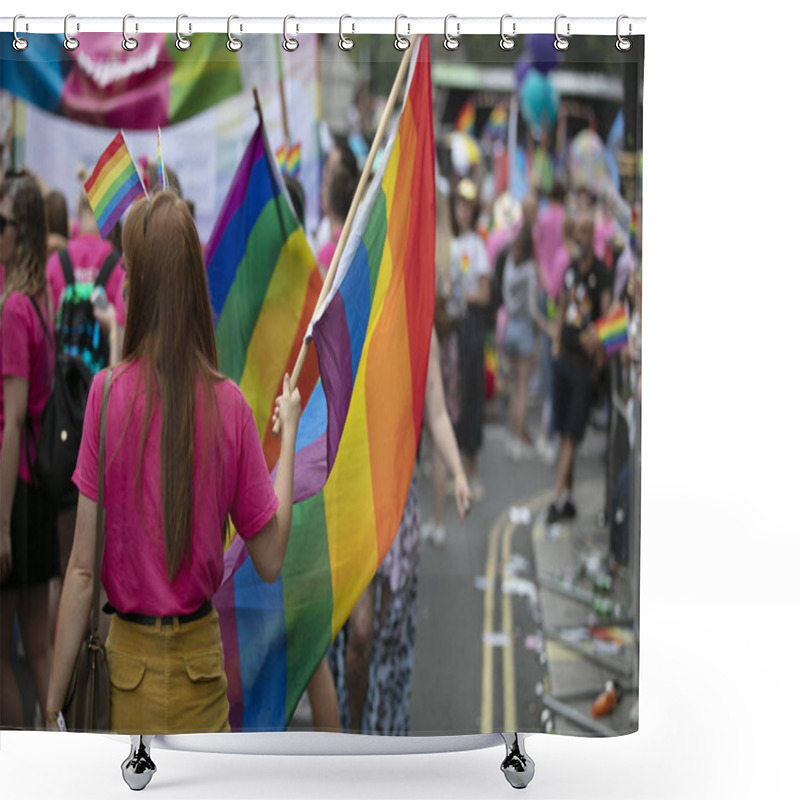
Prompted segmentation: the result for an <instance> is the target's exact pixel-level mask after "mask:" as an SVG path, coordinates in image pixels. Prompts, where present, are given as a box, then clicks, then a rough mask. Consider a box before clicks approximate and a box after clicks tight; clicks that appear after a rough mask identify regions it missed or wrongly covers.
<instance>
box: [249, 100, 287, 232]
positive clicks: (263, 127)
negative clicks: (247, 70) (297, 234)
mask: <svg viewBox="0 0 800 800" xmlns="http://www.w3.org/2000/svg"><path fill="white" fill-rule="evenodd" d="M253 99H254V100H255V104H256V112H257V113H258V124H259V126H260V127H261V138H262V140H263V142H264V151H265V153H266V154H267V158H269V153H270V152H271V150H270V146H269V138H268V137H267V126H266V125H265V124H264V114H263V113H262V111H261V100H260V99H259V96H258V89H257V88H256V87H255V86H254V87H253ZM268 174H269V175H270V177H271V179H272V191H273V193H274V194H275V197H277V196H278V187H277V185H276V181H275V177H274V175H273V174H272V170H268ZM277 207H278V223H279V225H280V226H281V235H282V236H283V240H284V241H286V239H287V233H286V220H284V218H283V211H282V210H281V204H280V203H277Z"/></svg>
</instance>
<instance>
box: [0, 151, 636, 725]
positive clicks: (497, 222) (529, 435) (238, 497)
mask: <svg viewBox="0 0 800 800" xmlns="http://www.w3.org/2000/svg"><path fill="white" fill-rule="evenodd" d="M362 155H363V154H362ZM360 166H361V165H360V163H359V158H357V157H356V155H355V154H354V153H353V151H352V149H351V148H350V146H349V144H348V142H347V140H346V139H345V138H340V137H336V138H334V139H333V141H332V146H331V148H330V150H329V152H328V153H327V157H326V160H325V166H324V170H323V180H322V197H321V208H322V212H323V221H322V224H321V225H320V226H319V228H318V229H317V230H316V231H314V232H308V237H309V241H311V243H312V246H313V248H314V250H315V252H316V254H317V258H318V263H319V267H320V270H321V271H322V272H323V273H324V272H325V271H327V269H328V268H329V267H330V266H331V262H332V260H333V257H334V253H335V251H336V246H337V243H338V241H339V238H340V236H341V233H342V228H343V227H344V224H345V220H346V218H347V215H348V212H349V209H350V207H351V205H352V202H353V196H354V193H355V189H356V185H357V183H358V179H359V174H360ZM551 166H552V165H551ZM150 171H151V174H150V177H149V183H150V185H151V186H152V187H155V185H156V178H155V165H151V167H150ZM484 179H485V173H484V170H483V169H482V168H480V169H472V170H467V171H466V172H461V173H459V172H458V171H451V172H450V173H449V174H440V175H439V176H438V181H437V203H436V229H437V237H436V243H437V251H436V293H437V296H436V305H435V317H434V330H433V334H432V337H431V344H430V355H429V366H428V376H427V386H426V397H425V430H426V431H427V432H428V435H429V437H430V441H431V444H432V449H431V461H432V483H433V486H432V488H433V508H432V509H431V515H430V518H429V519H427V520H426V521H424V522H423V511H422V509H421V508H420V501H419V482H420V480H421V479H422V477H421V470H420V469H419V466H417V467H416V468H415V470H414V475H413V477H412V481H411V486H410V488H409V491H408V496H407V500H406V506H405V509H404V512H403V518H402V522H401V524H400V528H399V530H398V532H397V535H396V537H395V539H394V543H393V545H392V547H391V549H390V550H389V553H388V555H387V557H386V558H385V559H384V561H383V562H382V563H381V564H380V566H379V568H378V571H377V574H376V575H375V577H374V579H373V580H372V582H371V583H370V585H369V586H368V587H367V590H366V591H365V592H364V594H363V596H362V597H361V598H360V600H359V601H358V602H357V604H356V606H355V608H354V609H353V611H352V613H351V615H350V618H349V619H348V621H347V622H346V623H345V625H344V627H343V629H342V630H341V632H340V633H339V635H338V636H337V637H336V639H335V641H334V642H333V644H332V646H331V648H330V651H329V653H328V655H327V658H325V659H323V661H322V663H321V664H320V666H319V668H318V669H317V672H316V673H315V675H314V677H313V678H312V680H311V684H310V685H309V698H310V701H311V706H312V712H313V718H314V724H315V726H316V727H317V728H318V729H320V730H347V731H360V732H365V733H384V734H386V733H388V734H407V733H409V732H410V729H411V723H410V692H411V686H412V676H413V661H414V642H415V632H416V596H417V582H418V575H419V561H420V548H421V542H423V541H426V540H427V541H430V542H431V543H432V544H433V545H435V546H438V547H442V546H444V544H445V542H446V540H447V535H446V531H445V526H444V517H445V507H446V503H447V494H448V474H449V476H450V477H451V478H452V483H451V491H452V493H453V494H454V497H455V502H456V507H457V511H458V516H459V518H460V519H461V521H462V522H463V521H464V519H465V517H466V515H467V514H468V512H469V509H470V506H471V504H472V503H479V502H482V501H484V499H485V497H486V487H485V484H484V481H483V479H482V475H481V472H480V468H479V456H480V453H481V449H482V447H483V441H484V437H483V432H484V425H485V420H484V417H485V403H486V393H487V392H486V365H485V344H486V341H487V336H489V337H492V336H494V338H495V341H496V343H497V346H498V350H499V352H500V354H501V365H502V367H501V371H502V373H503V376H504V378H505V381H506V386H507V396H508V406H507V409H508V410H507V413H508V425H507V440H506V448H505V450H506V453H507V456H508V457H509V458H510V459H512V460H513V461H515V462H523V461H527V460H531V459H535V458H540V459H541V460H542V461H543V462H544V463H546V464H548V465H551V466H553V465H555V466H556V475H555V484H554V487H553V497H552V502H551V503H550V505H549V507H548V509H547V512H546V520H547V522H548V523H553V522H557V521H560V520H565V519H570V518H573V517H575V516H576V514H577V508H576V502H575V497H574V495H573V486H574V477H575V464H576V453H577V451H578V448H579V447H580V444H581V442H582V440H583V438H584V435H585V432H586V428H587V425H588V424H589V420H590V416H591V413H592V409H593V408H594V407H597V406H600V407H602V406H603V405H604V404H605V405H606V406H608V401H609V394H608V379H607V372H608V364H609V357H608V355H607V354H606V352H605V349H604V347H603V344H602V342H601V340H600V338H599V337H598V334H597V331H596V329H595V323H596V322H597V321H598V320H599V319H600V318H601V317H604V316H605V315H607V314H608V313H609V312H610V311H611V310H613V309H614V308H617V307H619V306H620V305H621V304H624V305H625V306H626V307H627V308H628V311H629V318H630V319H631V320H632V325H631V326H630V329H629V335H630V337H631V338H632V339H634V338H635V337H637V336H638V337H639V339H638V341H640V334H641V276H640V270H639V264H640V258H641V209H640V208H638V207H637V208H634V213H635V215H636V220H637V225H636V234H637V236H636V237H635V239H634V240H633V241H631V240H630V239H629V237H628V236H627V231H624V232H623V231H620V230H619V227H618V225H617V224H616V223H615V221H614V219H613V218H612V215H611V213H610V210H609V209H610V206H609V203H608V202H607V197H605V196H603V195H602V194H600V195H598V194H597V193H595V192H593V191H592V190H591V189H590V188H589V187H586V186H585V185H580V184H575V183H572V182H570V176H569V174H563V175H559V174H555V175H549V178H548V180H547V181H546V182H545V184H546V185H543V183H542V181H541V180H533V179H532V180H531V184H530V185H531V189H530V191H529V193H528V194H527V195H526V196H525V197H524V198H522V199H514V198H512V197H511V196H510V195H509V194H508V193H507V192H505V193H503V194H502V195H501V196H498V197H494V196H492V193H491V191H487V184H486V183H485V180H484ZM286 184H287V189H288V191H289V194H290V197H291V200H292V203H293V205H294V207H295V210H296V211H297V213H298V218H299V219H300V220H301V223H302V222H303V217H304V211H303V209H304V206H305V198H304V197H303V194H302V188H301V186H300V184H299V183H298V182H297V181H293V180H291V179H288V178H287V180H286ZM170 187H171V188H170V190H169V191H168V192H162V193H157V194H156V193H154V192H151V198H150V199H142V200H139V201H138V202H137V203H136V204H135V205H134V206H133V208H132V209H131V210H130V212H129V214H128V216H127V217H126V220H125V223H124V225H118V227H117V228H116V229H115V231H114V232H113V233H112V235H111V236H110V237H109V238H108V240H104V239H102V238H101V237H100V236H99V233H98V230H97V223H96V221H95V218H94V214H93V212H92V210H91V207H90V206H89V204H88V201H87V198H86V196H85V194H83V193H82V194H81V196H80V197H79V199H78V202H77V209H78V213H77V216H76V219H75V221H74V222H72V223H70V221H69V218H68V214H67V210H66V206H67V203H66V200H65V198H64V197H63V195H60V194H59V193H58V192H54V191H48V190H47V188H46V187H45V186H44V184H43V183H42V182H41V181H40V180H39V179H38V178H37V177H36V176H35V175H33V174H31V173H30V172H28V171H26V170H20V171H7V172H6V173H5V175H4V177H3V180H2V183H1V184H0V368H1V369H2V385H0V436H1V437H2V438H0V490H1V491H0V545H1V547H0V581H2V583H0V592H1V595H0V596H1V597H2V627H1V628H0V669H1V671H0V689H1V690H2V702H1V703H0V715H1V716H2V718H1V719H0V725H2V726H3V727H22V726H23V704H22V699H21V693H20V689H19V685H18V682H17V678H16V676H15V673H14V670H13V667H12V661H13V652H12V648H13V639H12V631H14V630H15V624H14V623H15V620H16V623H17V629H18V631H19V635H20V637H21V642H22V645H23V647H24V653H25V661H26V664H27V667H28V669H29V671H30V675H31V678H32V681H33V685H34V688H35V693H36V700H37V704H38V707H39V709H40V712H41V717H40V718H39V721H38V724H39V725H46V726H47V727H53V726H54V725H55V717H56V715H57V713H58V711H59V710H60V709H61V706H62V704H63V701H64V696H65V692H66V690H67V681H68V679H69V673H70V671H71V664H72V663H73V661H74V655H75V653H76V652H77V648H78V645H79V641H80V639H81V636H82V634H83V631H85V628H86V622H87V618H88V614H89V605H90V598H91V585H92V580H91V579H92V576H93V572H94V566H93V556H94V547H93V545H94V536H95V533H94V530H95V529H94V519H95V516H94V514H95V504H96V503H97V502H98V489H97V479H98V471H99V470H101V469H105V492H106V494H107V496H111V495H112V494H113V497H114V502H113V504H112V503H109V504H107V506H106V507H107V509H108V516H107V519H106V546H105V550H106V552H105V556H104V561H103V569H102V573H101V577H102V584H103V589H104V591H105V594H106V597H107V600H108V605H107V610H108V611H109V612H111V613H110V614H108V615H105V616H104V629H103V638H104V639H105V641H106V643H107V649H108V651H109V654H110V658H111V659H113V662H112V728H113V729H114V730H117V731H126V732H128V731H129V732H131V733H149V732H152V733H159V732H164V731H165V730H167V729H169V730H184V731H188V730H194V731H201V730H204V731H211V730H214V731H216V730H227V729H228V722H227V700H226V697H225V678H224V672H223V671H221V668H219V669H216V670H214V669H212V670H211V671H212V672H214V675H212V676H211V678H213V680H211V679H205V678H204V679H203V680H202V681H198V680H194V679H193V677H192V670H190V669H188V668H187V669H186V670H184V675H183V677H184V678H185V680H183V681H182V682H181V683H180V685H179V686H177V685H176V686H177V688H175V689H174V691H171V692H170V696H169V697H165V696H164V695H163V692H161V691H160V690H159V685H160V684H159V681H161V683H162V684H163V676H164V675H167V674H174V673H175V672H176V670H177V667H176V663H177V661H176V659H177V660H180V662H181V663H182V664H183V663H189V662H191V661H192V659H194V658H198V659H200V658H201V656H202V654H205V655H206V656H208V654H216V655H215V658H216V659H217V661H216V662H215V663H218V664H220V665H221V663H222V649H221V642H220V637H219V629H218V625H217V620H216V612H215V611H214V610H213V607H212V606H211V604H210V597H211V596H212V595H213V593H214V591H215V589H216V588H217V587H218V586H219V582H220V581H221V578H222V558H223V542H224V539H223V535H224V533H225V531H226V529H227V525H228V522H227V521H228V519H230V520H231V521H232V522H233V523H234V525H235V527H236V530H237V532H238V533H239V535H240V536H242V537H243V538H244V539H245V540H246V543H247V549H248V552H249V554H250V556H251V558H252V560H253V562H254V564H255V566H256V569H257V571H258V573H259V575H261V576H262V577H263V578H264V579H265V580H267V581H274V580H275V579H276V578H277V576H278V574H279V572H280V568H281V564H282V563H283V557H284V555H285V552H286V543H287V540H288V533H289V527H290V524H291V507H292V504H291V498H292V486H293V484H292V481H293V454H294V435H295V434H296V430H297V420H298V416H299V409H300V399H299V397H298V395H297V392H296V390H295V391H292V390H291V389H290V387H289V386H288V384H286V383H285V384H284V388H283V391H282V393H281V395H280V396H279V398H278V399H277V400H276V406H275V414H276V416H277V417H280V419H281V425H282V444H281V459H280V462H279V464H280V466H279V468H278V473H277V474H276V476H275V481H274V484H273V481H272V480H271V479H270V476H269V474H268V472H267V470H266V466H265V463H264V458H263V454H262V453H261V448H260V443H259V441H258V436H257V433H256V429H255V425H254V422H253V416H252V412H251V411H250V409H249V407H248V406H247V404H246V402H245V400H244V398H243V396H242V395H241V392H240V391H239V389H238V388H237V387H236V386H235V385H234V384H233V383H231V382H230V381H228V380H225V379H224V378H223V377H222V376H221V375H220V374H219V373H218V372H217V356H216V347H215V344H214V334H213V328H212V323H211V311H210V304H209V298H208V290H207V286H206V280H205V272H204V263H203V257H202V245H201V243H200V241H199V238H198V235H197V230H196V228H195V226H194V223H193V220H192V212H191V206H190V204H189V203H187V202H185V201H184V200H183V199H182V198H181V192H180V183H179V180H178V177H177V176H176V175H174V174H170ZM501 209H502V213H501ZM145 232H146V233H145ZM167 264H168V265H169V268H168V269H167V268H166V266H165V265H167ZM78 286H90V287H92V288H93V289H97V287H98V286H99V287H100V289H101V290H102V291H100V292H99V293H98V294H95V293H93V294H92V297H91V301H90V302H91V308H92V317H93V318H92V319H89V320H88V321H87V325H88V327H89V329H90V330H91V331H92V334H91V336H90V337H89V338H90V339H91V341H90V342H88V343H87V342H86V341H83V343H82V344H79V345H76V346H80V347H83V348H84V349H85V350H86V352H87V353H88V354H89V355H90V356H92V357H94V358H95V361H94V362H92V363H93V370H92V371H93V372H94V373H95V377H94V380H93V382H92V386H91V391H90V394H89V399H88V402H87V407H86V408H87V410H86V417H85V424H84V430H83V436H82V440H81V446H80V454H79V458H78V464H77V469H76V471H75V476H74V484H75V489H74V491H72V492H69V493H68V494H66V495H65V496H64V497H62V498H60V499H59V501H58V502H53V501H52V499H50V498H48V497H46V496H45V493H44V492H43V490H42V488H41V487H40V486H38V485H37V481H36V477H35V470H34V465H35V463H36V457H37V453H36V449H37V442H38V440H39V437H40V432H41V418H42V412H43V408H44V404H45V402H46V400H47V398H48V396H49V393H50V387H51V385H52V381H53V375H54V370H55V357H56V343H57V342H61V341H63V335H62V333H63V332H60V331H59V324H60V323H61V322H63V320H64V318H65V316H66V313H67V311H66V309H67V307H70V308H71V307H72V306H73V305H74V304H77V303H78V301H80V300H83V301H85V300H86V297H82V296H79V295H80V292H79V291H78V289H77V288H76V287H78ZM73 327H74V325H73ZM634 344H635V343H634ZM636 349H637V348H636V347H632V348H627V349H625V350H623V352H622V355H621V358H622V359H623V361H624V362H626V366H627V361H628V360H629V358H630V352H631V351H633V352H636ZM106 366H111V367H112V368H114V369H113V373H112V374H113V377H112V380H111V383H110V388H109V387H108V386H107V385H106V383H105V376H106V374H107V371H105V370H103V369H102V368H103V367H106ZM635 366H636V367H637V369H640V364H636V365H635ZM532 385H535V386H536V387H537V391H538V392H539V393H540V398H541V413H540V415H539V416H538V418H537V419H535V420H533V419H531V418H530V417H531V413H530V412H531V408H532V404H531V387H532ZM103 409H107V410H106V411H105V413H106V414H107V422H106V424H107V427H108V430H109V431H110V435H109V441H110V442H113V443H114V446H113V447H112V448H110V450H108V451H106V452H105V456H104V457H105V467H104V466H103V465H102V464H100V463H99V458H100V454H101V448H100V446H99V427H100V419H101V415H102V411H103ZM154 420H157V421H160V425H155V426H154V425H153V421H154ZM210 432H213V435H211V433H210ZM187 454H189V455H190V456H191V458H189V459H187V457H186V456H187ZM418 462H419V457H418ZM130 465H138V469H132V468H131V466H130ZM198 465H200V467H201V468H200V470H199V472H198V470H197V466H198ZM193 467H194V468H195V469H194V471H193ZM198 475H199V476H200V477H198ZM231 475H238V476H239V480H238V482H237V484H236V485H233V483H232V482H231V481H230V477H229V476H231ZM198 481H200V482H201V483H202V488H198V486H199V484H198ZM160 497H163V498H164V502H163V503H161V502H160V501H159V498H160ZM162 531H163V533H161V532H162ZM190 551H191V552H192V553H193V557H192V559H191V561H190V562H187V561H186V560H185V559H184V556H185V555H186V554H187V553H188V552H190ZM167 616H168V617H169V618H170V619H171V620H175V621H176V624H175V625H174V626H171V625H162V624H161V623H160V619H161V618H163V617H167ZM143 658H146V660H147V670H146V677H145V679H144V680H142V675H141V674H140V672H141V670H139V668H138V666H137V665H138V664H139V663H140V662H141V660H142V659H143ZM204 663H205V662H204ZM206 667H208V664H207V663H206ZM198 669H200V668H199V667H198ZM203 669H205V667H204V668H203ZM203 669H200V671H201V672H202V671H203ZM206 678H208V675H207V676H206Z"/></svg>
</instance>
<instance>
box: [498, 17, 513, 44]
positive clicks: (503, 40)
mask: <svg viewBox="0 0 800 800" xmlns="http://www.w3.org/2000/svg"><path fill="white" fill-rule="evenodd" d="M507 19H510V20H513V17H512V16H511V14H503V16H502V17H500V49H501V50H513V49H514V45H515V44H516V41H515V40H514V37H515V36H516V35H517V23H516V22H513V21H512V23H511V36H509V35H508V34H507V33H506V32H505V30H504V28H503V26H504V24H505V21H506V20H507Z"/></svg>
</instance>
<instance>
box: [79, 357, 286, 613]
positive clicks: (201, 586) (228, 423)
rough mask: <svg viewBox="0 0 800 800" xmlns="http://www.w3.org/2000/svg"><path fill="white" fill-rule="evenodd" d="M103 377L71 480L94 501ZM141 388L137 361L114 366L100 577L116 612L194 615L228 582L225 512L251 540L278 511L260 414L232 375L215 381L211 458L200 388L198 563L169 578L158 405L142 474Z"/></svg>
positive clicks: (195, 514) (194, 558)
mask: <svg viewBox="0 0 800 800" xmlns="http://www.w3.org/2000/svg"><path fill="white" fill-rule="evenodd" d="M105 375H106V373H105V371H101V372H100V373H98V374H97V375H96V376H95V378H94V381H93V382H92V388H91V390H90V392H89V398H88V401H87V405H86V416H85V419H84V423H83V437H82V439H81V448H80V452H79V454H78V465H77V467H76V469H75V474H74V476H73V481H74V482H75V484H76V485H77V487H78V489H79V490H80V491H81V493H82V494H84V495H85V496H86V497H88V498H90V499H91V500H94V501H96V500H97V461H98V454H99V446H98V445H99V428H100V411H101V407H102V402H103V383H104V381H105ZM137 378H139V384H138V389H137ZM143 389H144V374H141V370H140V365H139V362H133V363H132V364H125V365H123V366H121V367H118V368H117V369H116V370H115V379H114V381H113V382H112V385H111V389H110V391H109V402H108V418H107V431H106V454H105V457H106V464H105V497H104V506H105V509H106V542H105V552H104V556H103V567H102V571H101V580H102V584H103V586H104V587H105V589H106V592H107V593H108V599H109V601H110V602H111V605H113V606H114V607H115V608H116V609H117V610H118V611H122V612H126V613H139V614H149V615H154V616H163V615H168V614H189V613H191V612H193V611H195V610H196V609H197V608H199V607H200V605H202V603H203V602H204V601H205V600H207V599H209V598H210V597H211V596H212V595H213V594H214V592H215V591H216V590H217V589H218V588H219V585H220V583H221V581H222V575H223V529H224V526H225V520H226V518H227V517H228V515H230V517H231V521H232V523H233V525H234V527H235V528H236V531H237V532H238V534H239V535H240V536H242V537H243V538H245V539H248V538H250V537H252V536H253V535H254V534H256V533H257V532H258V531H259V530H261V528H263V527H264V526H265V525H266V524H267V523H268V522H269V520H270V519H271V518H272V516H273V515H274V514H275V511H276V510H277V508H278V498H277V496H276V495H275V490H274V488H273V485H272V481H271V479H270V476H269V472H268V471H267V465H266V463H265V461H264V455H263V453H262V450H261V442H260V440H259V436H258V430H257V428H256V424H255V421H254V419H253V413H252V411H251V410H250V407H249V406H248V404H247V401H246V400H245V399H244V397H243V396H242V393H241V391H240V390H239V388H238V387H237V386H236V384H234V383H233V382H231V381H229V380H224V381H221V382H220V383H217V384H215V394H216V398H217V403H218V405H219V415H218V416H216V415H214V417H213V419H214V426H213V428H212V430H214V431H215V432H216V431H219V435H220V438H219V444H218V445H217V444H215V445H214V447H213V449H212V453H211V454H210V457H208V458H206V457H204V454H205V453H206V452H207V450H206V447H205V446H204V440H205V436H204V432H205V420H204V414H203V410H202V401H201V398H202V393H201V391H200V388H199V386H198V395H197V396H198V402H197V421H196V423H195V464H194V507H193V511H192V519H193V531H192V551H191V553H192V555H191V564H189V565H187V563H186V561H185V560H184V562H183V564H182V565H181V568H180V570H179V571H178V573H177V575H176V576H175V580H174V581H173V582H172V583H170V581H169V578H168V577H167V563H166V556H165V553H164V539H163V528H162V508H161V500H160V494H161V489H160V487H161V477H160V475H161V445H160V442H161V408H160V404H159V402H158V399H157V398H156V399H155V400H154V411H153V418H152V423H151V425H150V429H149V431H148V432H147V436H146V438H145V446H144V457H143V463H142V469H141V481H139V480H138V475H139V438H140V434H141V430H142V424H143V417H144V410H145V393H144V390H143ZM131 405H133V408H132V411H131ZM215 435H216V434H215ZM220 447H221V450H220ZM139 484H140V485H141V494H140V491H139Z"/></svg>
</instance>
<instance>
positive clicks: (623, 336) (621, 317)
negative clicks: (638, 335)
mask: <svg viewBox="0 0 800 800" xmlns="http://www.w3.org/2000/svg"><path fill="white" fill-rule="evenodd" d="M594 327H595V330H596V331H597V336H598V338H599V339H600V341H601V342H602V343H603V348H604V349H605V351H606V353H608V354H609V355H611V354H612V353H616V352H618V351H619V350H622V348H623V347H625V345H626V344H628V315H627V314H626V313H625V306H620V307H619V308H618V309H617V310H616V311H614V312H612V313H611V314H608V315H607V316H605V317H601V318H600V319H598V320H597V322H595V324H594Z"/></svg>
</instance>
